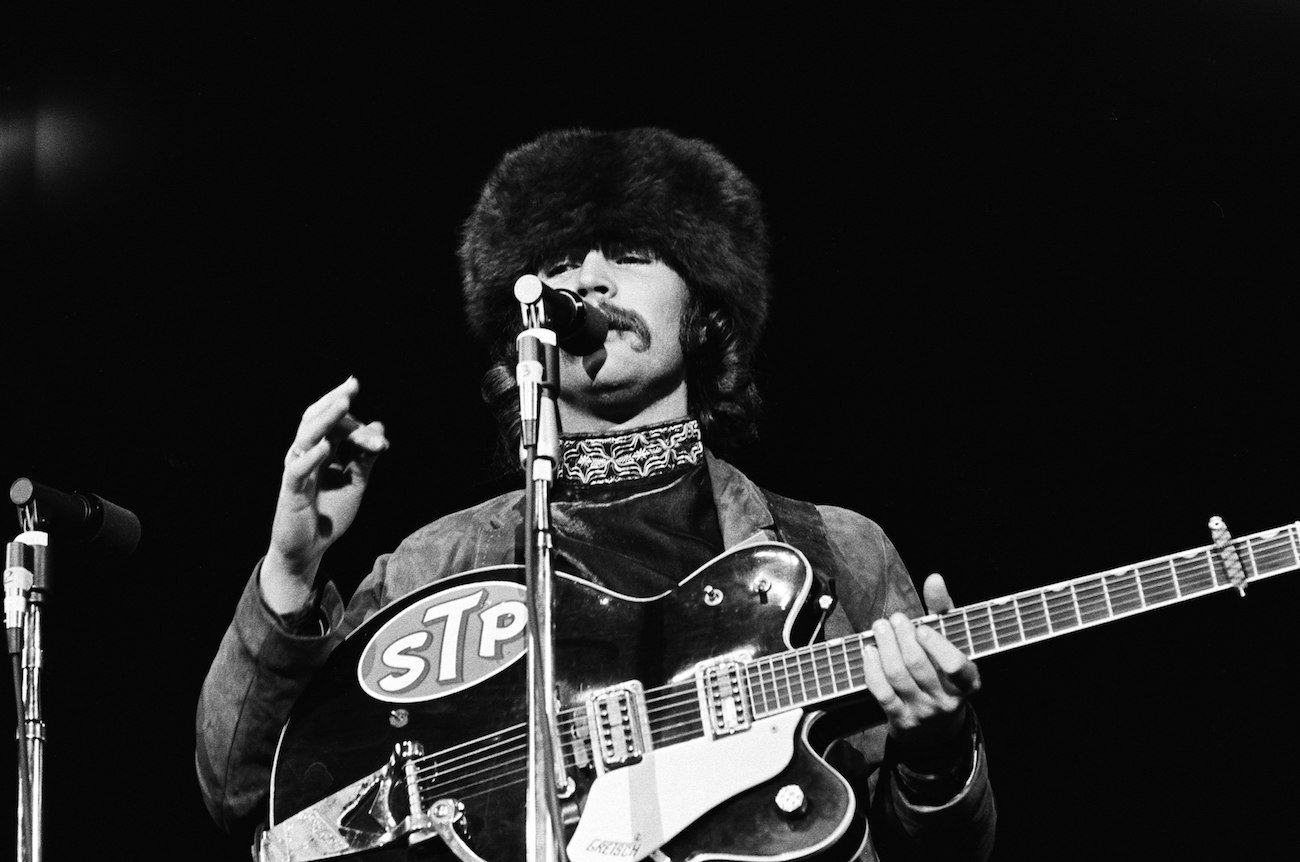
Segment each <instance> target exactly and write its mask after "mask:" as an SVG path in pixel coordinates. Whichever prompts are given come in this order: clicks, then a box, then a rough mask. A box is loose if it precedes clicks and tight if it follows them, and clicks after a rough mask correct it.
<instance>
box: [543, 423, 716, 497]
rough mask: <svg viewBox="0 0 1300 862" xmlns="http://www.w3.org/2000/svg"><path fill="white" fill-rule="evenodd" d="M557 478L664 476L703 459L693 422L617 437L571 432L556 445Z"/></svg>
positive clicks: (592, 480)
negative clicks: (558, 447) (560, 448)
mask: <svg viewBox="0 0 1300 862" xmlns="http://www.w3.org/2000/svg"><path fill="white" fill-rule="evenodd" d="M561 443H562V446H563V450H564V451H563V453H562V455H561V461H562V462H563V463H561V465H560V475H559V478H560V479H561V480H562V481H565V482H572V483H574V484H577V485H609V484H612V483H615V482H626V481H630V480H634V479H646V478H649V477H651V476H663V475H666V474H669V473H674V472H677V471H679V470H682V469H685V468H687V467H693V466H695V465H696V464H699V463H701V462H702V461H703V460H704V442H703V440H702V439H701V437H700V425H699V423H698V422H696V421H695V420H694V419H686V420H684V421H679V422H670V423H666V424H663V425H650V426H647V427H645V428H636V429H633V430H631V431H623V432H620V433H618V434H575V435H572V436H566V437H564V438H563V440H562V441H561Z"/></svg>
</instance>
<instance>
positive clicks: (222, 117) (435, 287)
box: [0, 0, 1300, 860]
mask: <svg viewBox="0 0 1300 862" xmlns="http://www.w3.org/2000/svg"><path fill="white" fill-rule="evenodd" d="M209 5H210V6H213V7H214V8H213V11H211V12H210V13H203V12H198V13H195V12H186V13H184V14H177V13H167V14H161V13H160V14H145V13H142V12H134V13H130V14H128V13H117V14H114V15H108V14H105V13H103V12H100V13H99V14H98V15H97V16H95V17H91V18H88V17H82V16H72V15H71V14H69V15H68V16H67V17H66V18H65V19H64V20H55V19H46V20H43V21H32V20H27V19H23V18H18V17H17V16H16V14H15V13H13V12H12V11H11V12H10V13H8V15H7V18H8V21H9V23H8V25H7V26H4V27H0V88H2V89H0V97H2V98H3V102H2V103H0V123H2V124H3V125H0V132H3V135H4V137H3V138H2V139H0V144H2V146H3V149H2V150H0V158H2V159H3V161H2V162H0V229H2V230H3V252H4V253H3V261H2V262H0V266H2V267H3V269H2V270H0V278H2V279H3V284H4V291H3V295H4V297H5V300H4V302H5V308H4V311H5V313H4V320H3V327H4V334H5V339H4V352H5V358H6V360H7V363H6V364H7V375H6V378H7V381H8V386H7V395H6V398H5V404H6V411H5V416H4V421H3V447H2V448H3V459H4V461H3V470H2V471H0V476H2V477H3V479H4V481H5V483H6V485H7V484H8V483H9V482H10V481H12V480H13V479H15V478H17V477H19V476H28V477H31V478H34V479H35V480H36V481H39V482H42V483H44V484H47V485H51V486H54V487H56V488H61V489H64V490H81V491H90V492H94V493H98V494H101V495H103V496H104V497H106V498H108V499H110V500H113V501H115V502H117V503H119V504H121V505H123V506H126V507H128V508H130V509H131V510H133V511H134V512H136V513H137V514H138V515H139V517H140V520H141V522H142V524H143V539H142V541H141V543H140V546H139V549H138V550H137V552H136V554H135V555H134V556H133V557H132V558H131V559H130V560H129V561H127V562H125V563H111V562H100V561H80V562H78V563H77V564H76V565H72V564H71V563H70V564H68V565H65V566H64V567H62V568H60V569H59V570H57V580H56V582H55V584H54V588H53V592H52V598H51V602H50V605H49V609H48V611H47V624H46V625H47V632H46V641H47V642H46V687H47V703H46V708H45V709H46V718H47V723H48V737H49V740H48V744H47V749H48V764H47V800H46V805H45V811H46V821H47V826H46V833H47V838H46V841H47V847H48V850H47V853H48V856H47V858H53V859H64V858H74V857H77V856H78V855H79V854H87V855H89V856H90V857H91V858H94V857H95V856H96V855H97V854H99V853H101V852H102V853H103V854H104V855H105V856H107V855H108V854H109V852H110V851H111V852H112V854H113V855H116V854H117V853H118V852H122V853H125V855H126V856H128V857H136V858H177V859H195V860H226V859H240V858H246V849H245V848H243V847H239V846H230V845H229V844H228V843H226V842H224V841H223V837H222V835H221V833H220V832H218V831H217V829H216V828H215V827H214V826H213V825H212V824H211V822H210V821H209V820H208V818H207V815H206V813H205V812H204V810H203V807H202V803H201V801H200V799H199V795H198V791H197V786H196V782H195V780H194V777H193V755H192V751H193V715H194V704H195V700H196V697H197V694H198V690H199V687H200V684H201V682H202V679H203V676H204V673H205V672H206V670H207V665H208V662H209V661H210V658H211V656H212V653H213V651H214V650H215V648H216V645H217V643H218V641H219V639H220V637H221V634H222V631H223V630H224V627H225V625H226V622H227V620H228V617H229V614H230V612H231V610H232V608H233V606H234V603H235V600H236V598H237V596H238V595H239V592H240V590H241V589H242V587H243V584H244V580H245V578H246V576H247V573H248V571H249V570H250V568H251V566H252V564H253V563H254V561H255V560H256V559H257V558H258V556H259V555H260V553H261V552H262V550H263V549H264V548H265V543H266V540H267V534H268V529H269V524H270V515H271V512H272V509H273V504H274V500H275V493H276V486H277V482H278V477H279V471H280V466H281V458H282V456H283V453H284V451H285V449H286V448H287V446H288V444H289V442H290V440H291V436H292V433H293V429H294V427H295V426H296V423H297V418H298V415H299V413H300V412H301V411H302V409H303V408H304V407H305V406H306V405H307V404H308V403H309V402H311V401H312V400H314V399H315V398H316V397H317V396H318V395H319V394H321V393H322V392H324V391H325V390H327V389H328V388H330V387H332V386H333V385H335V384H336V383H338V382H340V381H342V380H343V378H344V377H346V376H347V375H348V374H356V375H358V377H359V378H360V379H361V381H362V386H363V391H362V395H361V397H360V399H359V401H358V402H357V404H356V407H355V409H354V413H356V414H358V415H360V416H363V417H364V418H366V419H370V418H380V419H383V420H384V421H385V423H386V424H387V427H388V430H389V435H390V437H391V439H392V441H393V448H392V450H391V451H390V452H389V453H387V454H386V455H385V456H384V458H383V459H382V461H381V463H380V464H379V466H378V467H377V470H376V473H375V477H374V483H373V486H372V488H371V490H370V492H369V495H368V498H367V502H366V505H365V507H364V508H363V512H362V515H361V518H360V519H359V521H358V523H357V524H356V525H355V527H354V528H353V530H352V531H351V532H350V533H349V534H348V535H347V536H346V537H345V538H344V539H343V540H342V541H341V542H340V543H339V544H338V545H337V546H336V547H335V549H334V550H333V551H332V552H331V555H330V558H329V560H328V562H327V565H328V566H329V567H330V569H331V571H332V572H334V573H335V576H336V579H337V580H338V582H339V583H340V585H341V586H342V587H343V589H344V590H345V592H347V591H350V590H351V588H352V587H353V586H355V584H356V582H357V581H358V580H359V579H360V577H361V576H362V574H364V572H365V571H366V570H367V569H368V568H369V563H370V560H371V559H372V558H373V557H374V556H375V555H376V554H378V553H380V552H382V551H384V550H387V549H389V548H390V547H392V546H393V545H394V544H395V543H396V542H397V541H399V540H400V539H401V538H402V537H403V536H405V535H406V534H407V533H409V532H411V531H412V530H414V529H415V528H417V527H419V526H420V525H422V524H424V523H425V522H427V521H428V520H430V519H432V518H434V517H435V516H437V515H440V514H443V513H446V512H448V511H451V510H454V509H457V508H460V507H462V506H465V505H468V504H470V503H473V502H476V501H477V500H479V499H481V498H483V497H484V496H486V495H488V494H490V493H495V492H496V491H499V490H502V489H503V488H504V487H508V483H506V484H503V480H502V479H501V478H500V477H499V476H497V475H494V474H493V473H492V472H491V471H490V470H489V469H488V466H487V465H488V462H489V458H490V455H491V453H492V450H493V447H494V445H495V441H494V436H493V435H494V431H493V427H492V423H491V420H490V418H489V417H488V415H487V413H486V412H485V411H484V410H483V409H482V408H481V406H480V405H479V402H478V399H477V383H478V373H479V369H480V368H481V366H482V360H483V357H482V354H481V352H480V351H479V350H478V348H477V347H476V346H475V345H474V344H473V343H471V342H470V340H469V339H468V338H467V336H466V334H465V333H464V331H463V328H462V325H461V322H460V318H459V307H458V296H459V294H458V285H457V271H456V261H455V256H454V249H455V245H456V241H457V231H458V228H459V224H460V222H461V220H462V219H463V218H464V216H465V215H466V213H467V212H468V210H469V207H470V206H471V204H472V202H473V200H474V198H475V195H476V193H477V190H478V187H479V184H480V183H481V181H482V180H483V179H484V177H485V176H486V174H487V172H488V171H489V170H490V168H491V167H492V165H493V164H494V163H495V162H496V160H497V158H498V157H499V155H500V154H501V153H502V152H503V151H504V150H505V149H507V148H509V147H511V146H514V145H517V144H519V143H522V142H523V141H526V140H528V139H531V138H532V137H533V136H534V135H536V134H537V133H539V132H540V131H542V130H545V129H549V128H554V127H559V126H568V125H574V124H588V125H592V126H596V127H618V126H626V125H663V126H667V127H670V128H672V129H674V130H676V131H677V132H679V133H682V134H687V135H692V136H701V137H704V138H707V139H709V140H711V141H713V142H714V143H715V144H717V145H718V146H719V147H720V148H721V149H722V150H723V151H724V152H726V153H728V154H729V155H730V156H731V157H732V158H733V160H734V161H735V162H736V163H737V164H738V165H739V166H740V167H741V168H742V169H743V170H745V171H746V172H747V173H749V174H750V175H751V177H752V178H753V179H754V180H755V181H756V182H757V184H758V185H759V186H760V188H761V189H762V190H763V192H764V197H765V201H766V204H767V207H768V210H769V213H770V223H771V231H772V236H773V241H774V272H775V276H776V281H777V285H778V288H777V294H776V296H775V299H774V303H773V314H772V319H771V324H770V327H769V331H768V337H767V339H766V341H765V346H764V349H763V351H762V355H761V358H760V361H761V366H760V370H761V373H762V380H763V386H764V392H765V395H766V399H767V408H768V409H767V418H766V420H765V424H764V426H763V431H764V436H763V441H762V443H761V445H759V446H756V447H754V448H752V449H750V450H749V451H747V452H745V453H744V454H743V455H742V456H741V457H738V458H737V459H735V460H736V461H737V462H738V463H739V464H740V466H742V467H743V468H744V469H746V470H747V471H748V472H749V473H750V474H751V475H752V476H753V477H754V478H756V479H757V480H758V481H760V482H762V483H763V484H766V485H768V486H769V487H771V488H773V489H774V490H778V491H782V492H784V493H787V494H790V495H794V496H799V497H804V498H809V499H814V500H817V501H819V502H827V503H836V504H840V505H845V506H849V507H851V508H854V509H857V510H860V511H862V512H864V513H866V514H868V515H870V516H871V517H873V518H875V519H876V520H877V521H879V522H880V523H881V524H882V525H883V526H884V527H885V529H886V530H887V531H888V532H889V534H890V535H891V537H892V538H893V539H894V541H895V543H896V544H897V545H898V547H899V548H900V549H901V551H902V553H903V556H904V559H905V560H906V561H907V562H908V564H909V567H910V568H911V570H912V572H913V575H914V576H916V577H917V579H918V581H919V580H920V578H921V576H923V575H924V574H926V573H928V572H930V571H940V572H943V573H945V574H946V575H947V576H948V578H949V581H950V584H951V587H952V591H953V593H954V595H955V598H956V599H957V601H958V602H959V603H962V602H973V601H977V600H979V599H984V598H991V597H994V596H998V595H1002V594H1006V593H1010V592H1014V591H1017V590H1021V589H1026V588H1029V587H1033V586H1038V585H1042V584H1046V583H1050V582H1054V581H1057V580H1061V579H1064V578H1068V577H1075V576H1079V575H1084V574H1089V573H1092V572H1096V571H1100V570H1103V569H1108V568H1111V567H1115V566H1119V565H1122V564H1126V563H1131V562H1135V561H1139V560H1144V559H1148V558H1153V557H1158V556H1163V555H1165V554H1168V553H1173V552H1175V551H1180V550H1183V549H1185V548H1191V547H1194V546H1199V545H1203V544H1206V543H1208V542H1209V533H1208V530H1207V528H1206V521H1207V519H1208V518H1209V517H1210V516H1211V515H1213V514H1220V515H1222V516H1223V517H1224V518H1225V519H1227V521H1228V524H1229V526H1230V527H1231V528H1232V529H1233V530H1234V532H1236V533H1237V534H1245V533H1249V532H1255V531H1258V530H1263V529H1266V528H1270V527H1274V526H1278V525H1280V524H1283V523H1286V522H1289V521H1292V520H1295V519H1296V518H1300V500H1297V499H1296V495H1295V493H1294V490H1293V486H1294V484H1295V479H1296V475H1297V471H1296V468H1295V461H1294V459H1295V455H1294V449H1295V446H1294V417H1295V416H1296V412H1297V411H1296V404H1297V399H1298V398H1300V392H1298V391H1297V387H1296V385H1295V384H1296V379H1297V377H1296V371H1297V369H1296V363H1295V358H1296V349H1295V338H1294V333H1295V331H1296V328H1297V326H1300V318H1298V317H1297V315H1296V313H1295V306H1296V303H1295V302H1294V300H1293V294H1294V283H1295V276H1294V272H1293V271H1294V269H1295V266H1294V261H1293V258H1294V244H1295V236H1296V229H1297V227H1300V220H1297V218H1296V217H1295V206H1296V205H1295V197H1296V192H1297V183H1296V181H1297V179H1298V178H1300V177H1298V176H1297V174H1298V171H1297V167H1296V163H1297V162H1296V153H1297V143H1300V141H1298V140H1297V132H1298V131H1300V123H1298V122H1297V119H1298V117H1297V107H1298V105H1297V97H1296V87H1297V72H1300V59H1298V57H1300V55H1298V54H1297V48H1300V13H1297V12H1296V11H1295V9H1294V8H1288V7H1289V4H1286V3H1282V2H1262V0H1260V2H1253V3H1242V2H1236V3H1227V4H1225V3H1212V2H1168V3H1154V2H1142V0H1129V2H1109V0H1106V2H1090V3H1086V4H1083V3H1078V4H1052V3H1041V2H1039V3H1024V2H1009V3H989V2H974V3H965V4H954V5H953V6H952V7H951V8H949V7H948V6H937V5H934V4H916V5H910V6H908V5H881V4H868V6H867V7H866V8H864V9H862V10H861V11H858V12H852V13H839V14H830V13H823V12H820V11H819V10H817V9H815V8H811V7H810V8H808V9H806V10H802V14H795V13H793V12H791V11H790V10H789V9H788V8H784V7H777V8H774V9H772V10H769V11H766V12H759V11H756V10H746V11H745V12H744V14H743V15H740V16H738V17H737V16H730V15H727V16H724V15H722V14H715V15H707V14H704V13H701V12H700V11H699V10H694V11H690V12H687V11H685V10H675V9H670V8H669V7H646V8H644V9H641V10H639V11H638V12H636V13H635V14H619V13H613V12H611V11H610V10H609V9H605V10H603V11H599V12H597V13H595V14H593V15H590V16H583V15H580V14H577V13H576V11H568V12H564V13H561V12H557V11H555V10H554V9H552V8H551V7H536V8H535V9H534V10H531V11H526V10H506V9H502V10H497V11H491V12H484V13H482V14H481V15H469V14H466V13H458V14H456V15H449V14H448V13H445V12H435V11H432V9H430V10H427V11H419V12H417V11H407V12H401V13H395V12H378V11H374V9H373V8H372V7H370V6H368V5H360V4H358V5H353V6H349V7H346V8H345V9H342V10H336V11H330V12H321V11H319V9H312V10H311V11H310V13H307V12H304V13H303V14H302V15H300V16H288V15H284V16H281V17H270V16H267V15H266V14H265V13H256V14H254V13H251V12H240V11H237V10H236V9H235V7H229V8H226V7H222V8H221V9H220V10H218V9H216V8H215V4H209ZM200 8H204V7H200ZM11 529H12V530H13V532H14V534H15V535H16V533H17V529H18V527H17V521H16V518H15V520H14V521H13V522H11ZM56 540H57V539H56ZM1296 594H1297V584H1296V582H1294V581H1292V580H1291V579H1290V578H1288V577H1282V578H1275V579H1273V580H1271V581H1265V582H1262V583H1260V584H1258V585H1256V586H1254V587H1253V588H1252V590H1251V592H1250V594H1249V595H1248V597H1247V599H1246V600H1245V601H1242V600H1240V599H1237V598H1235V597H1233V596H1230V595H1227V594H1220V595H1216V596H1214V597H1210V598H1203V599H1198V600H1196V601H1193V602H1189V603H1186V604H1183V605H1180V606H1178V607H1176V608H1168V609H1162V610H1159V611H1156V612H1154V613H1152V614H1149V615H1144V616H1142V617H1140V618H1137V619H1128V620H1124V621H1120V622H1116V623H1114V624H1111V625H1107V626H1103V627H1100V628H1097V629H1091V630H1089V631H1086V632H1080V633H1076V634H1072V635H1070V636H1069V637H1065V638H1060V639H1057V640H1053V641H1051V642H1050V643H1047V644H1040V645H1037V646H1034V647H1030V648H1026V649H1023V650H1016V651H1012V652H1010V653H1007V654H1004V655H1001V656H995V657H991V658H988V659H986V660H984V661H983V662H982V663H981V669H982V672H983V677H984V682H985V686H984V691H983V692H982V693H981V694H980V696H979V710H980V714H981V717H982V720H983V722H984V725H985V728H986V732H987V737H988V743H989V751H990V756H991V765H992V775H993V778H994V782H995V785H996V788H997V792H998V799H999V806H1000V830H999V844H998V851H997V854H996V858H997V859H999V860H1020V859H1061V860H1075V859H1077V860H1085V859H1096V858H1111V859H1139V858H1148V857H1151V856H1155V855H1161V856H1164V855H1177V856H1179V857H1181V858H1184V859H1215V858H1219V857H1221V856H1224V855H1228V854H1234V855H1235V856H1236V857H1237V858H1265V857H1270V856H1272V855H1273V854H1275V853H1277V854H1281V853H1284V852H1286V851H1288V850H1289V851H1291V852H1294V850H1295V848H1296V844H1297V842H1296V840H1295V838H1294V834H1295V833H1294V828H1293V825H1292V824H1293V818H1294V814H1293V808H1294V805H1295V802H1296V800H1297V794H1296V791H1295V784H1296V771H1297V767H1298V766H1300V756H1298V753H1297V743H1296V734H1295V732H1294V731H1295V701H1296V697H1295V691H1296V687H1295V682H1294V669H1295V658H1296V655H1297V651H1296V647H1295V639H1294V624H1293V619H1292V615H1291V605H1292V602H1293V601H1294V600H1295V597H1296ZM11 714H12V712H11ZM0 764H2V765H4V768H5V770H6V771H10V772H12V769H13V753H12V751H6V753H5V755H4V759H3V760H0ZM9 792H10V795H9V796H7V797H5V799H3V800H0V802H4V801H5V800H9V801H8V802H7V803H6V805H5V807H6V809H7V810H8V811H9V812H10V814H9V818H8V820H6V821H5V822H7V823H9V824H10V825H9V827H8V828H9V829H11V830H12V819H13V817H12V811H13V809H14V806H13V804H12V801H11V800H12V795H11V794H12V789H11V788H9Z"/></svg>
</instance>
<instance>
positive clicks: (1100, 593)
mask: <svg viewBox="0 0 1300 862" xmlns="http://www.w3.org/2000/svg"><path fill="white" fill-rule="evenodd" d="M1104 596H1105V588H1104V587H1102V585H1101V583H1100V582H1099V581H1095V580H1094V581H1087V582H1082V583H1076V585H1075V597H1076V598H1077V599H1078V602H1079V616H1080V624H1083V623H1085V622H1086V623H1096V622H1101V621H1103V620H1108V619H1110V612H1109V611H1108V609H1107V607H1106V601H1105V598H1104Z"/></svg>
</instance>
